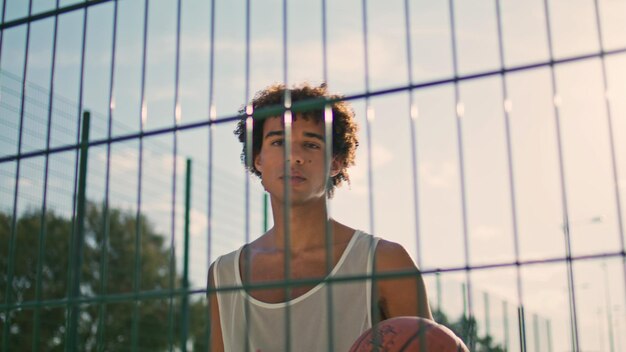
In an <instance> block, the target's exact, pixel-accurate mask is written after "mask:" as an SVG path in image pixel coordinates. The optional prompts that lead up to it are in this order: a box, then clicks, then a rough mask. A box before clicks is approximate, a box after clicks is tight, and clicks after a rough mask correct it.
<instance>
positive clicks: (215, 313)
mask: <svg viewBox="0 0 626 352" xmlns="http://www.w3.org/2000/svg"><path fill="white" fill-rule="evenodd" d="M207 286H208V287H210V288H212V289H213V288H215V280H214V278H213V264H211V267H210V268H209V275H208V279H207ZM208 302H209V312H210V314H211V336H210V340H211V342H210V344H211V349H210V351H211V352H224V340H223V339H222V326H221V324H220V312H219V307H218V304H217V293H216V292H211V293H209V294H208Z"/></svg>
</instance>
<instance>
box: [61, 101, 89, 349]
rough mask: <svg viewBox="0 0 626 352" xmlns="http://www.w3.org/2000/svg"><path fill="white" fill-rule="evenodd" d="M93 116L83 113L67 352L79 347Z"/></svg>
mask: <svg viewBox="0 0 626 352" xmlns="http://www.w3.org/2000/svg"><path fill="white" fill-rule="evenodd" d="M90 120H91V115H90V113H89V111H85V112H83V126H82V127H83V128H82V131H81V138H80V159H79V164H78V168H79V169H78V170H79V171H78V193H77V196H76V197H77V199H76V223H75V224H76V225H75V226H76V230H75V232H74V238H73V239H72V247H71V254H70V258H69V260H70V277H69V278H70V282H69V285H70V292H69V296H68V305H69V312H68V313H69V314H68V325H69V328H68V331H67V337H68V338H67V342H66V346H65V347H66V350H67V351H76V347H77V346H78V317H79V315H80V306H79V304H78V303H77V302H76V300H77V298H78V297H79V296H80V279H81V275H80V272H81V270H80V269H81V266H82V259H83V244H84V242H85V203H86V194H85V188H86V185H87V161H88V154H89V123H90Z"/></svg>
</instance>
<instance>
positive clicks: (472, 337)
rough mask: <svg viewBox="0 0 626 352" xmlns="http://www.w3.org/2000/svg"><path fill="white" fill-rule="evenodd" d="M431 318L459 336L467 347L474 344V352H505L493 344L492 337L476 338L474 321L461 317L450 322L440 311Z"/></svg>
mask: <svg viewBox="0 0 626 352" xmlns="http://www.w3.org/2000/svg"><path fill="white" fill-rule="evenodd" d="M433 318H434V319H435V321H436V322H437V323H439V324H441V325H445V326H447V327H448V328H449V329H450V330H452V331H453V332H454V333H455V334H456V335H457V336H459V337H460V338H461V339H462V340H463V341H464V342H465V343H466V344H467V345H468V347H469V343H470V341H473V343H474V349H472V351H475V352H505V351H506V350H505V348H504V347H503V346H501V345H499V344H496V343H495V342H493V337H492V336H490V335H484V336H478V329H476V326H477V324H476V319H475V318H471V319H470V318H467V317H466V316H461V317H460V318H459V319H458V320H456V321H450V319H449V318H448V316H447V315H446V314H445V313H444V312H442V311H440V310H435V311H434V312H433Z"/></svg>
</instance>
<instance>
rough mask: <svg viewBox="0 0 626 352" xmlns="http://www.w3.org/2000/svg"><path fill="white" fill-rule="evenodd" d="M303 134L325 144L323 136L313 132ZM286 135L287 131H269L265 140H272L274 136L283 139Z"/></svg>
mask: <svg viewBox="0 0 626 352" xmlns="http://www.w3.org/2000/svg"><path fill="white" fill-rule="evenodd" d="M303 134H304V136H305V137H309V138H315V139H319V140H320V141H322V142H325V140H324V136H322V135H321V134H318V133H313V132H304V133H303ZM284 135H285V131H269V132H267V134H266V135H265V138H270V137H274V136H278V137H283V136H284Z"/></svg>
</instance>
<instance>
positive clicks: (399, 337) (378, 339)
mask: <svg viewBox="0 0 626 352" xmlns="http://www.w3.org/2000/svg"><path fill="white" fill-rule="evenodd" d="M370 351H379V352H399V351H413V352H469V350H468V349H467V347H465V345H464V344H463V342H462V341H461V339H459V338H458V337H457V336H456V335H455V334H454V333H453V332H452V331H451V330H450V329H448V328H446V327H445V326H443V325H439V324H437V323H436V322H434V321H432V320H428V319H423V318H418V317H397V318H392V319H388V320H383V321H381V322H380V323H378V324H376V326H374V327H372V328H371V329H369V330H367V331H366V332H364V333H363V334H362V335H361V336H360V337H359V338H358V339H357V340H356V341H355V342H354V344H353V345H352V348H350V352H370Z"/></svg>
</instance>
